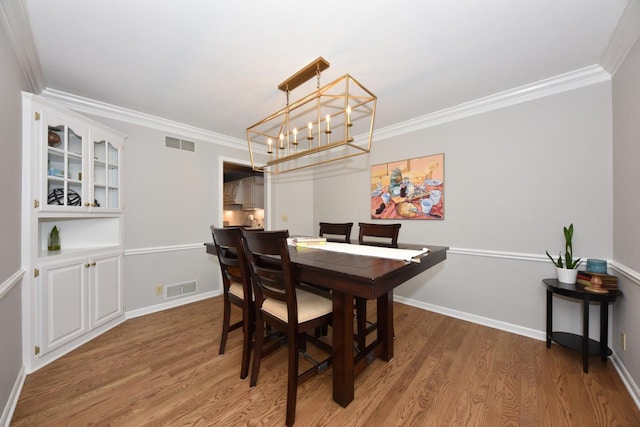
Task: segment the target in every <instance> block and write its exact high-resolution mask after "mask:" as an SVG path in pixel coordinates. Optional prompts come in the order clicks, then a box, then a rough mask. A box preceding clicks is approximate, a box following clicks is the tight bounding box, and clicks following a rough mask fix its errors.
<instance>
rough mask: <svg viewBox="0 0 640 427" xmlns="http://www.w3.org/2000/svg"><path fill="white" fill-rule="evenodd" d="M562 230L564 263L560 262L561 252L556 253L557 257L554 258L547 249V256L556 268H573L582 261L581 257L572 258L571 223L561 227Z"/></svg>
mask: <svg viewBox="0 0 640 427" xmlns="http://www.w3.org/2000/svg"><path fill="white" fill-rule="evenodd" d="M563 231H564V264H563V263H562V253H560V254H559V255H558V259H557V260H555V259H553V257H552V256H551V255H549V251H547V252H546V253H547V256H548V257H549V259H550V260H551V262H552V263H553V264H554V265H555V266H556V267H558V268H568V269H575V268H578V266H579V265H580V263H581V262H582V258H578V259H576V260H574V259H573V245H572V240H573V224H571V225H570V226H569V227H568V228H567V227H563Z"/></svg>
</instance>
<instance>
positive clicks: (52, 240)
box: [47, 225, 60, 251]
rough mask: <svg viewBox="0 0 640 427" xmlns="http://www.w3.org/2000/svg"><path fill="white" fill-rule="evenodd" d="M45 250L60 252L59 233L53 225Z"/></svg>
mask: <svg viewBox="0 0 640 427" xmlns="http://www.w3.org/2000/svg"><path fill="white" fill-rule="evenodd" d="M47 249H48V250H50V251H59V250H60V231H59V230H58V226H57V225H54V226H53V228H52V229H51V232H50V233H49V242H48V244H47Z"/></svg>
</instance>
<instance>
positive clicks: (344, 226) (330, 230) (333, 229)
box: [320, 222, 353, 243]
mask: <svg viewBox="0 0 640 427" xmlns="http://www.w3.org/2000/svg"><path fill="white" fill-rule="evenodd" d="M352 227H353V223H352V222H343V223H336V222H321V223H320V237H324V238H326V239H327V241H328V242H342V243H351V228H352Z"/></svg>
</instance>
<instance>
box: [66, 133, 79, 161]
mask: <svg viewBox="0 0 640 427" xmlns="http://www.w3.org/2000/svg"><path fill="white" fill-rule="evenodd" d="M68 136H69V140H68V145H67V147H68V148H67V151H69V152H70V153H75V154H77V155H79V156H82V138H81V137H80V136H79V135H78V134H77V133H75V132H74V131H73V129H71V128H69V130H68Z"/></svg>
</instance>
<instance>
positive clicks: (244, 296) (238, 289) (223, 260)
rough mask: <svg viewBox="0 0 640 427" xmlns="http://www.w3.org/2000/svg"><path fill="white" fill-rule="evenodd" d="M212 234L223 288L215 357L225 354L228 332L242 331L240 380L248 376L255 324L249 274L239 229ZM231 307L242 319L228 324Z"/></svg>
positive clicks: (212, 232)
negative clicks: (219, 333)
mask: <svg viewBox="0 0 640 427" xmlns="http://www.w3.org/2000/svg"><path fill="white" fill-rule="evenodd" d="M211 234H212V235H213V242H214V245H215V248H216V253H217V255H218V261H219V263H220V271H221V273H222V289H223V292H222V294H223V301H224V302H223V304H224V312H223V317H222V336H221V337H220V349H219V351H218V354H224V351H225V346H226V344H227V335H228V334H229V331H233V330H235V329H238V328H240V327H241V328H242V330H243V338H242V363H241V368H240V378H241V379H245V378H247V376H248V374H249V361H250V358H251V341H252V338H253V332H254V325H255V321H254V318H255V307H254V302H253V299H254V298H253V292H252V287H251V274H250V273H249V266H248V264H247V260H246V257H245V255H244V247H243V245H242V229H241V228H240V227H232V228H216V227H214V226H211ZM231 304H233V305H235V306H237V307H240V309H241V310H242V320H240V321H238V322H236V323H234V324H233V325H230V324H229V323H230V321H231Z"/></svg>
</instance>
